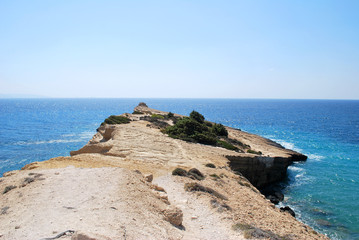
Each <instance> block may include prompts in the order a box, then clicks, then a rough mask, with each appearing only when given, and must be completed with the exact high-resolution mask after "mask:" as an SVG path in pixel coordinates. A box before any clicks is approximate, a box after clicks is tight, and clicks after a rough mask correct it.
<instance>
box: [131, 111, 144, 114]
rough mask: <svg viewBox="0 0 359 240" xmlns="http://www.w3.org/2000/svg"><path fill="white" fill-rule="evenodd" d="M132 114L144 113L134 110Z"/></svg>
mask: <svg viewBox="0 0 359 240" xmlns="http://www.w3.org/2000/svg"><path fill="white" fill-rule="evenodd" d="M132 114H143V112H140V111H133V113H132Z"/></svg>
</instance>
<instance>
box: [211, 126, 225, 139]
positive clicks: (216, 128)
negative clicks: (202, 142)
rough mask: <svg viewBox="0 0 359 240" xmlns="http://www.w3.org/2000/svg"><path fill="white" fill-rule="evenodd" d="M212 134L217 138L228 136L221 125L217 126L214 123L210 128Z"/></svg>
mask: <svg viewBox="0 0 359 240" xmlns="http://www.w3.org/2000/svg"><path fill="white" fill-rule="evenodd" d="M211 130H212V132H213V133H214V134H215V135H217V136H223V137H227V136H228V131H227V129H226V128H225V127H224V126H223V125H222V124H217V123H215V124H214V125H213V126H212V128H211Z"/></svg>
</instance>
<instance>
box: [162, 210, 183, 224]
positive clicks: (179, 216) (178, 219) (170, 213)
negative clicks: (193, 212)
mask: <svg viewBox="0 0 359 240" xmlns="http://www.w3.org/2000/svg"><path fill="white" fill-rule="evenodd" d="M163 215H164V217H165V220H166V221H168V222H169V223H171V224H172V225H175V226H181V225H182V221H183V213H182V210H181V209H179V208H178V207H169V208H167V209H166V210H164V211H163Z"/></svg>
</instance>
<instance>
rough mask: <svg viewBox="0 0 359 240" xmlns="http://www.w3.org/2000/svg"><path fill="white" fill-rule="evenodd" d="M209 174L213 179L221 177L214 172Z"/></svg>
mask: <svg viewBox="0 0 359 240" xmlns="http://www.w3.org/2000/svg"><path fill="white" fill-rule="evenodd" d="M209 176H210V177H213V178H214V180H218V179H220V178H221V177H220V176H218V175H217V174H215V173H213V174H210V175H209Z"/></svg>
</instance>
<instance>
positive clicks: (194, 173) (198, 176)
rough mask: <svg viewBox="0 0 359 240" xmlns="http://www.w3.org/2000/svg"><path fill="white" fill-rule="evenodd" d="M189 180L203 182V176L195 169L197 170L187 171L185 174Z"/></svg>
mask: <svg viewBox="0 0 359 240" xmlns="http://www.w3.org/2000/svg"><path fill="white" fill-rule="evenodd" d="M187 175H188V176H189V177H190V178H192V179H196V180H203V179H204V175H203V174H202V173H201V172H200V171H199V170H198V169H197V168H192V169H190V170H189V171H188V174H187Z"/></svg>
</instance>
